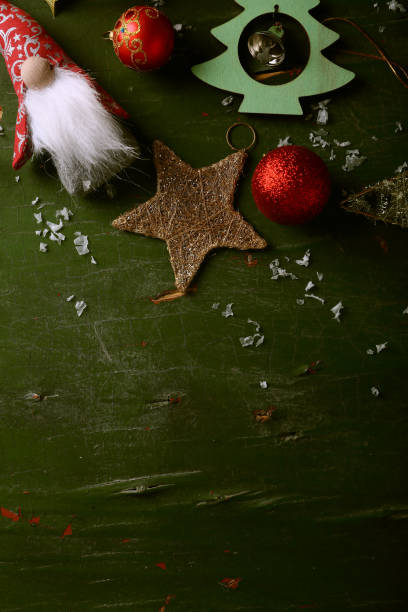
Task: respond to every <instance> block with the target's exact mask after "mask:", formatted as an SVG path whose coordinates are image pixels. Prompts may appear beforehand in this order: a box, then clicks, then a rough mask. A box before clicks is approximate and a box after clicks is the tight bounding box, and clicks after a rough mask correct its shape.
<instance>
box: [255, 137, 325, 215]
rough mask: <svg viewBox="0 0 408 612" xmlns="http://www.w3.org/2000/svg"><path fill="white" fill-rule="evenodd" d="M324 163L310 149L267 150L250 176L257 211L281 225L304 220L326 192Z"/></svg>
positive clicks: (315, 210)
mask: <svg viewBox="0 0 408 612" xmlns="http://www.w3.org/2000/svg"><path fill="white" fill-rule="evenodd" d="M330 185H331V181H330V175H329V171H328V169H327V166H326V164H325V163H324V162H323V160H322V159H320V157H319V156H318V155H316V153H314V152H313V151H310V149H306V148H305V147H299V146H297V145H288V146H284V147H279V148H277V149H274V150H273V151H269V152H268V153H267V154H266V155H264V157H263V158H262V159H261V161H260V162H259V164H258V165H257V167H256V168H255V172H254V174H253V177H252V195H253V197H254V200H255V203H256V205H257V207H258V208H259V210H260V211H261V213H263V214H264V215H265V216H266V217H268V219H270V220H271V221H275V222H276V223H281V224H283V225H298V224H300V223H307V222H308V221H310V220H311V219H313V217H315V216H316V215H318V214H319V213H320V212H321V211H322V209H323V208H324V206H325V204H326V202H327V200H328V199H329V195H330Z"/></svg>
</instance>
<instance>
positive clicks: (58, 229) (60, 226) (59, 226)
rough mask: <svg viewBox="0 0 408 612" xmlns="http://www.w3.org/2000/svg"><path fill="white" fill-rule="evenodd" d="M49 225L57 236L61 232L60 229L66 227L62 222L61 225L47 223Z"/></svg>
mask: <svg viewBox="0 0 408 612" xmlns="http://www.w3.org/2000/svg"><path fill="white" fill-rule="evenodd" d="M47 225H48V227H49V228H50V230H51V231H52V232H53V234H57V233H58V232H59V231H60V229H62V228H63V227H64V224H63V222H62V221H60V222H59V223H53V222H52V221H47Z"/></svg>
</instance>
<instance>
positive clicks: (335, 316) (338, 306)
mask: <svg viewBox="0 0 408 612" xmlns="http://www.w3.org/2000/svg"><path fill="white" fill-rule="evenodd" d="M343 308H344V306H343V304H342V303H341V302H338V304H336V305H335V306H333V308H330V312H332V313H333V319H335V320H336V321H337V323H340V317H341V311H342V310H343Z"/></svg>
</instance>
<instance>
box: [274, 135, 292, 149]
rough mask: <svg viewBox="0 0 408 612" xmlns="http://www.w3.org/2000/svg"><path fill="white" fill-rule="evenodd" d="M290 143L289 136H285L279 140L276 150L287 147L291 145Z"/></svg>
mask: <svg viewBox="0 0 408 612" xmlns="http://www.w3.org/2000/svg"><path fill="white" fill-rule="evenodd" d="M291 144H292V143H291V142H290V136H285V138H279V142H278V144H277V145H276V147H277V148H279V147H287V146H288V145H291Z"/></svg>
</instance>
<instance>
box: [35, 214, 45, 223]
mask: <svg viewBox="0 0 408 612" xmlns="http://www.w3.org/2000/svg"><path fill="white" fill-rule="evenodd" d="M34 219H35V220H36V221H37V223H42V222H43V217H42V213H40V212H39V213H34Z"/></svg>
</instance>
